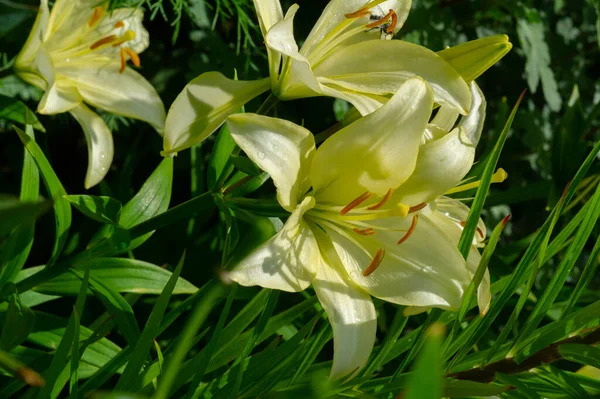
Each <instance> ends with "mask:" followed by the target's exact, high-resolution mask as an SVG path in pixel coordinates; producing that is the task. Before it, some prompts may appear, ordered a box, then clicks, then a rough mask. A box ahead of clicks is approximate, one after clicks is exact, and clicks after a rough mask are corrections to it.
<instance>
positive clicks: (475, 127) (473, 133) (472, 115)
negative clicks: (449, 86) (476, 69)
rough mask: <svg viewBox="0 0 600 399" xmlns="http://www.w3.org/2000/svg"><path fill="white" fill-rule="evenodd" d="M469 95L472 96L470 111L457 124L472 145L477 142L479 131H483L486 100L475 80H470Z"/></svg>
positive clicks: (479, 135)
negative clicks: (463, 130)
mask: <svg viewBox="0 0 600 399" xmlns="http://www.w3.org/2000/svg"><path fill="white" fill-rule="evenodd" d="M470 86H471V96H472V97H473V104H472V106H471V111H469V114H468V115H467V116H465V117H463V118H462V119H461V121H460V123H459V124H458V126H459V127H462V128H463V129H465V133H466V135H467V137H468V138H469V140H471V142H472V143H473V145H475V146H476V145H477V143H479V138H480V137H481V132H482V131H483V124H484V122H485V109H486V105H487V103H486V101H485V96H484V95H483V92H482V91H481V89H480V88H479V86H477V83H475V81H473V82H471V85H470Z"/></svg>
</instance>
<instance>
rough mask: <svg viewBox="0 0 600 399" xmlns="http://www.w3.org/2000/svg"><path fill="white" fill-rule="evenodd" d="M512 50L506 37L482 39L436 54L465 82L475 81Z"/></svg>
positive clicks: (498, 36)
mask: <svg viewBox="0 0 600 399" xmlns="http://www.w3.org/2000/svg"><path fill="white" fill-rule="evenodd" d="M511 48H512V43H511V42H509V41H508V36H506V35H494V36H488V37H483V38H481V39H477V40H471V41H470V42H466V43H462V44H459V45H457V46H453V47H450V48H447V49H445V50H442V51H440V52H438V53H437V54H438V55H439V56H440V57H442V58H443V59H444V60H446V61H447V62H449V63H450V65H452V67H453V68H454V69H456V71H457V72H458V73H459V74H460V76H462V77H463V79H464V80H466V81H467V82H471V81H473V80H475V79H477V77H478V76H480V75H481V74H482V73H484V72H485V71H487V70H488V69H489V68H490V67H491V66H492V65H494V64H495V63H496V62H498V61H499V60H500V59H501V58H502V57H504V56H505V55H506V53H508V52H509V51H510V49H511Z"/></svg>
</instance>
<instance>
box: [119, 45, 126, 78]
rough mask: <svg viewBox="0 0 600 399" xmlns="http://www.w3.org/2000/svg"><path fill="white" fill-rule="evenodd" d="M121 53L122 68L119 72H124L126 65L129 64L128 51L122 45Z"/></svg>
mask: <svg viewBox="0 0 600 399" xmlns="http://www.w3.org/2000/svg"><path fill="white" fill-rule="evenodd" d="M119 55H120V56H121V68H120V69H119V73H123V72H125V67H126V66H127V53H126V52H125V49H124V48H123V47H121V51H120V52H119Z"/></svg>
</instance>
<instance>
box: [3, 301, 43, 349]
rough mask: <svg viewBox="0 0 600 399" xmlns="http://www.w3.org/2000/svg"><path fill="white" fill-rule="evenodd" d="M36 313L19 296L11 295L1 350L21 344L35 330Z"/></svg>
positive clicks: (4, 322) (4, 323) (5, 317)
mask: <svg viewBox="0 0 600 399" xmlns="http://www.w3.org/2000/svg"><path fill="white" fill-rule="evenodd" d="M34 323H35V314H34V313H33V312H32V311H31V309H29V308H28V307H27V306H24V305H23V304H22V303H21V300H20V299H19V296H18V295H17V294H16V293H14V294H12V295H11V296H10V297H9V300H8V310H7V312H6V314H5V315H4V320H3V325H2V334H1V335H0V350H3V351H6V352H10V351H12V350H13V349H14V348H15V347H17V346H19V345H21V343H22V342H23V341H25V339H27V336H28V335H29V334H30V333H31V331H32V330H33V325H34Z"/></svg>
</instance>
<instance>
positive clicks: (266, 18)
mask: <svg viewBox="0 0 600 399" xmlns="http://www.w3.org/2000/svg"><path fill="white" fill-rule="evenodd" d="M254 8H255V9H256V14H257V16H258V23H259V24H260V31H261V32H262V35H263V37H267V32H269V29H271V27H272V26H273V25H275V24H276V23H277V22H279V21H281V20H282V19H283V10H282V9H281V3H280V2H279V0H254ZM267 55H268V57H269V75H270V76H271V87H272V88H275V86H276V84H277V75H278V74H279V66H280V64H281V54H279V52H277V51H274V50H272V49H270V48H269V47H268V46H267Z"/></svg>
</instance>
